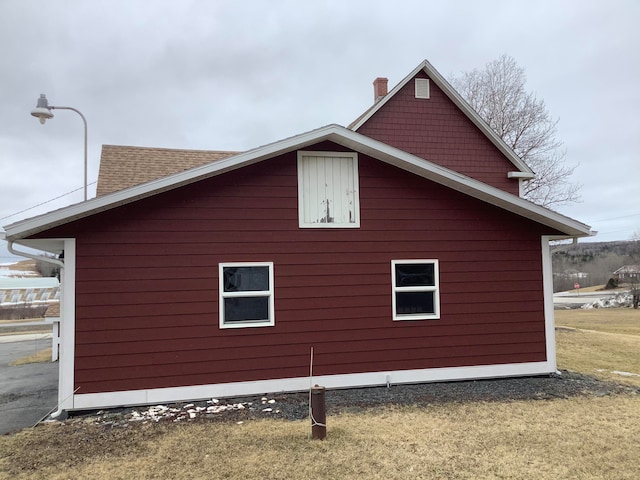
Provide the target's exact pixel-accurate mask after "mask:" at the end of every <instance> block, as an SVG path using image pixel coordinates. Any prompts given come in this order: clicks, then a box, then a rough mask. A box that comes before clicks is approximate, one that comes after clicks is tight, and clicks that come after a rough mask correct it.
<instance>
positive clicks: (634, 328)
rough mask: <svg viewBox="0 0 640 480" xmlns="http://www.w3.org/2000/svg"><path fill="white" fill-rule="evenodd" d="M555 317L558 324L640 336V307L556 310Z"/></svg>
mask: <svg viewBox="0 0 640 480" xmlns="http://www.w3.org/2000/svg"><path fill="white" fill-rule="evenodd" d="M555 317H556V325H557V326H566V327H573V328H580V329H583V330H597V331H600V332H607V333H624V334H629V335H636V336H640V309H638V310H634V309H633V308H594V309H592V310H582V309H576V310H556V311H555Z"/></svg>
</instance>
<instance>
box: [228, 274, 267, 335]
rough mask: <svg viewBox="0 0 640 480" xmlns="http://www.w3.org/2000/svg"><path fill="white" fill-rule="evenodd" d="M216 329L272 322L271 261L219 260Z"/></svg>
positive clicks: (263, 324) (265, 324) (255, 325)
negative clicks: (217, 320)
mask: <svg viewBox="0 0 640 480" xmlns="http://www.w3.org/2000/svg"><path fill="white" fill-rule="evenodd" d="M219 276H220V307H219V309H220V328H242V327H268V326H272V325H274V323H275V322H274V309H273V263H271V262H263V263H221V264H220V266H219Z"/></svg>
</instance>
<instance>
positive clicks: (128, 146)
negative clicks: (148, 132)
mask: <svg viewBox="0 0 640 480" xmlns="http://www.w3.org/2000/svg"><path fill="white" fill-rule="evenodd" d="M105 147H107V148H127V149H135V150H151V151H154V152H157V151H165V152H189V153H194V152H201V153H242V152H243V151H244V150H204V149H193V148H169V147H144V146H140V145H113V144H107V143H104V144H102V148H105Z"/></svg>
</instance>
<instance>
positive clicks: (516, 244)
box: [5, 61, 590, 410]
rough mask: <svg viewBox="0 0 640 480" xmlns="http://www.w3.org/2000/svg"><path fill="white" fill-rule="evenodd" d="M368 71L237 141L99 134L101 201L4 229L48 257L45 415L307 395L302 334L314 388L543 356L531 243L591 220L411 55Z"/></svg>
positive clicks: (539, 265) (541, 370) (543, 258)
mask: <svg viewBox="0 0 640 480" xmlns="http://www.w3.org/2000/svg"><path fill="white" fill-rule="evenodd" d="M374 85H375V89H376V92H375V93H376V103H375V104H374V105H373V107H372V108H370V109H369V110H368V111H367V112H365V114H363V115H362V116H361V117H360V118H359V119H358V120H357V121H356V122H354V124H353V125H351V126H350V127H349V128H344V127H340V126H337V125H329V126H326V127H322V128H319V129H317V130H313V131H311V132H307V133H302V134H300V135H297V136H295V137H291V138H287V139H284V140H281V141H278V142H275V143H272V144H269V145H265V146H262V147H258V148H256V149H254V150H251V151H248V152H243V153H232V152H202V151H185V150H167V149H145V148H136V147H113V146H105V147H104V150H103V158H102V165H101V174H100V182H99V187H98V196H97V197H96V198H94V199H91V200H88V201H86V202H82V203H79V204H76V205H72V206H70V207H67V208H64V209H62V210H57V211H54V212H51V213H48V214H45V215H41V216H38V217H35V218H31V219H28V220H24V221H20V222H17V223H14V224H12V225H8V226H7V227H5V230H6V239H7V240H8V241H9V242H11V243H15V244H20V245H24V246H29V247H37V248H39V249H41V250H44V251H46V252H51V253H55V254H57V255H61V256H62V258H61V260H60V262H61V263H62V264H63V266H64V268H63V269H62V272H63V273H62V291H63V295H62V303H61V306H62V314H61V318H62V327H61V331H62V345H61V357H60V388H59V396H60V401H61V409H64V410H74V409H76V410H77V409H89V408H99V407H100V408H102V407H113V406H120V405H128V404H146V403H156V402H169V401H180V400H192V399H199V398H207V397H209V398H210V397H224V396H236V395H245V394H263V393H268V392H280V391H299V390H304V389H306V388H307V387H308V385H309V378H308V375H309V364H310V350H311V348H312V347H313V350H314V359H313V368H314V370H313V373H314V382H316V383H319V384H322V385H324V386H326V387H328V388H341V387H355V386H367V385H385V384H388V383H392V384H400V383H412V382H413V383H415V382H432V381H443V380H462V379H474V378H490V377H504V376H519V375H538V374H547V373H550V372H554V371H555V370H556V359H555V338H554V322H553V305H552V275H551V261H550V255H549V249H548V243H549V240H552V239H557V238H569V237H581V236H587V235H589V234H590V229H589V227H588V226H586V225H584V224H582V223H580V222H577V221H575V220H572V219H570V218H567V217H565V216H562V215H560V214H558V213H555V212H553V211H550V210H547V209H545V208H542V207H540V206H537V205H534V204H532V203H530V202H528V201H526V200H524V199H522V198H520V197H519V196H518V192H519V182H520V181H522V180H523V179H527V178H531V177H532V175H533V173H532V172H531V170H530V169H529V168H528V167H527V166H526V165H525V164H524V163H523V162H522V161H521V160H520V159H519V158H518V157H517V156H516V155H515V154H514V153H513V152H512V151H511V150H510V149H509V148H508V147H507V146H506V145H505V144H504V143H503V142H502V141H501V140H500V139H499V138H498V137H497V136H496V135H495V134H494V133H493V132H492V131H491V130H490V129H489V127H487V125H486V124H485V123H484V122H483V121H482V120H481V119H480V118H479V117H478V116H477V114H475V113H474V112H473V111H472V110H471V109H470V107H469V106H468V105H467V104H466V103H465V102H464V101H463V100H462V98H461V97H460V96H459V95H458V94H457V93H456V92H455V91H454V90H453V89H452V87H451V86H450V85H449V84H448V83H447V82H446V81H445V80H444V79H443V78H442V76H441V75H440V74H439V73H438V72H437V71H436V70H435V69H434V68H433V67H432V66H431V65H430V64H429V63H428V62H426V61H425V62H423V63H422V64H421V65H419V66H418V67H417V68H416V69H415V70H414V71H413V72H411V73H410V74H409V75H408V76H407V77H406V78H405V79H404V80H403V81H402V82H400V84H399V85H397V86H396V87H395V88H394V89H393V90H392V91H390V92H387V91H386V80H384V79H377V80H376V82H374ZM378 97H379V98H378ZM181 169H182V171H181ZM156 177H160V178H156Z"/></svg>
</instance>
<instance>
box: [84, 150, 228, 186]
mask: <svg viewBox="0 0 640 480" xmlns="http://www.w3.org/2000/svg"><path fill="white" fill-rule="evenodd" d="M237 153H238V152H224V151H209V150H178V149H169V148H149V147H127V146H121V145H103V146H102V155H101V156H100V173H99V174H98V187H97V189H96V196H98V197H101V196H102V195H106V194H108V193H113V192H117V191H119V190H124V189H125V188H129V187H133V186H134V185H139V184H141V183H147V182H149V181H150V180H155V179H156V178H161V177H167V176H169V175H172V174H174V173H178V172H181V171H184V170H189V169H190V168H193V167H198V166H200V165H204V164H206V163H211V162H214V161H216V160H221V159H223V158H227V157H231V156H232V155H235V154H237Z"/></svg>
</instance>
